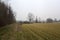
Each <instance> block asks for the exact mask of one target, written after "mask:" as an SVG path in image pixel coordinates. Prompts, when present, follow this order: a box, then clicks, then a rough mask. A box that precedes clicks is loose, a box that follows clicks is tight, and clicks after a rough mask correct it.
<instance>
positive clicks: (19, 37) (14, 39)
mask: <svg viewBox="0 0 60 40" xmlns="http://www.w3.org/2000/svg"><path fill="white" fill-rule="evenodd" d="M0 40H60V23H33V24H23V25H20V24H11V25H8V26H6V27H5V28H0Z"/></svg>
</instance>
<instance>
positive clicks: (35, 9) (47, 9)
mask: <svg viewBox="0 0 60 40" xmlns="http://www.w3.org/2000/svg"><path fill="white" fill-rule="evenodd" d="M9 4H10V5H11V7H12V9H13V11H14V12H15V15H16V20H27V17H28V13H32V14H34V16H37V17H40V18H41V19H42V20H46V19H47V18H52V19H54V18H57V19H58V20H59V19H60V0H10V1H9Z"/></svg>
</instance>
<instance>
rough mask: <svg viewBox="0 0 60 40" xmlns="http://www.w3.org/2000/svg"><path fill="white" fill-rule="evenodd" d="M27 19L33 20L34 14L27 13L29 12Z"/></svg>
mask: <svg viewBox="0 0 60 40" xmlns="http://www.w3.org/2000/svg"><path fill="white" fill-rule="evenodd" d="M28 20H29V22H33V20H34V15H33V14H32V13H29V14H28Z"/></svg>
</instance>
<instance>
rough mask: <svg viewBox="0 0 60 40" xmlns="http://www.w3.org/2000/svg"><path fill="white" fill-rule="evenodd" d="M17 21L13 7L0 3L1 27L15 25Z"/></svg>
mask: <svg viewBox="0 0 60 40" xmlns="http://www.w3.org/2000/svg"><path fill="white" fill-rule="evenodd" d="M15 21H16V20H15V16H14V14H13V11H12V9H11V7H10V6H8V5H6V4H5V3H4V2H1V1H0V27H1V26H4V25H8V24H11V23H14V22H15Z"/></svg>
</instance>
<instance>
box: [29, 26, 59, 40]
mask: <svg viewBox="0 0 60 40" xmlns="http://www.w3.org/2000/svg"><path fill="white" fill-rule="evenodd" d="M29 28H30V27H29ZM30 29H31V30H32V31H34V32H35V33H37V34H38V35H40V34H42V36H43V37H45V38H46V37H47V38H46V40H49V39H50V40H51V39H52V40H53V39H55V40H59V38H56V37H57V36H56V37H55V35H54V34H53V35H51V34H50V33H47V32H45V31H44V30H42V29H41V32H40V31H39V30H38V29H37V31H36V30H33V29H32V28H30ZM35 29H36V28H35ZM52 37H53V38H52Z"/></svg>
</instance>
